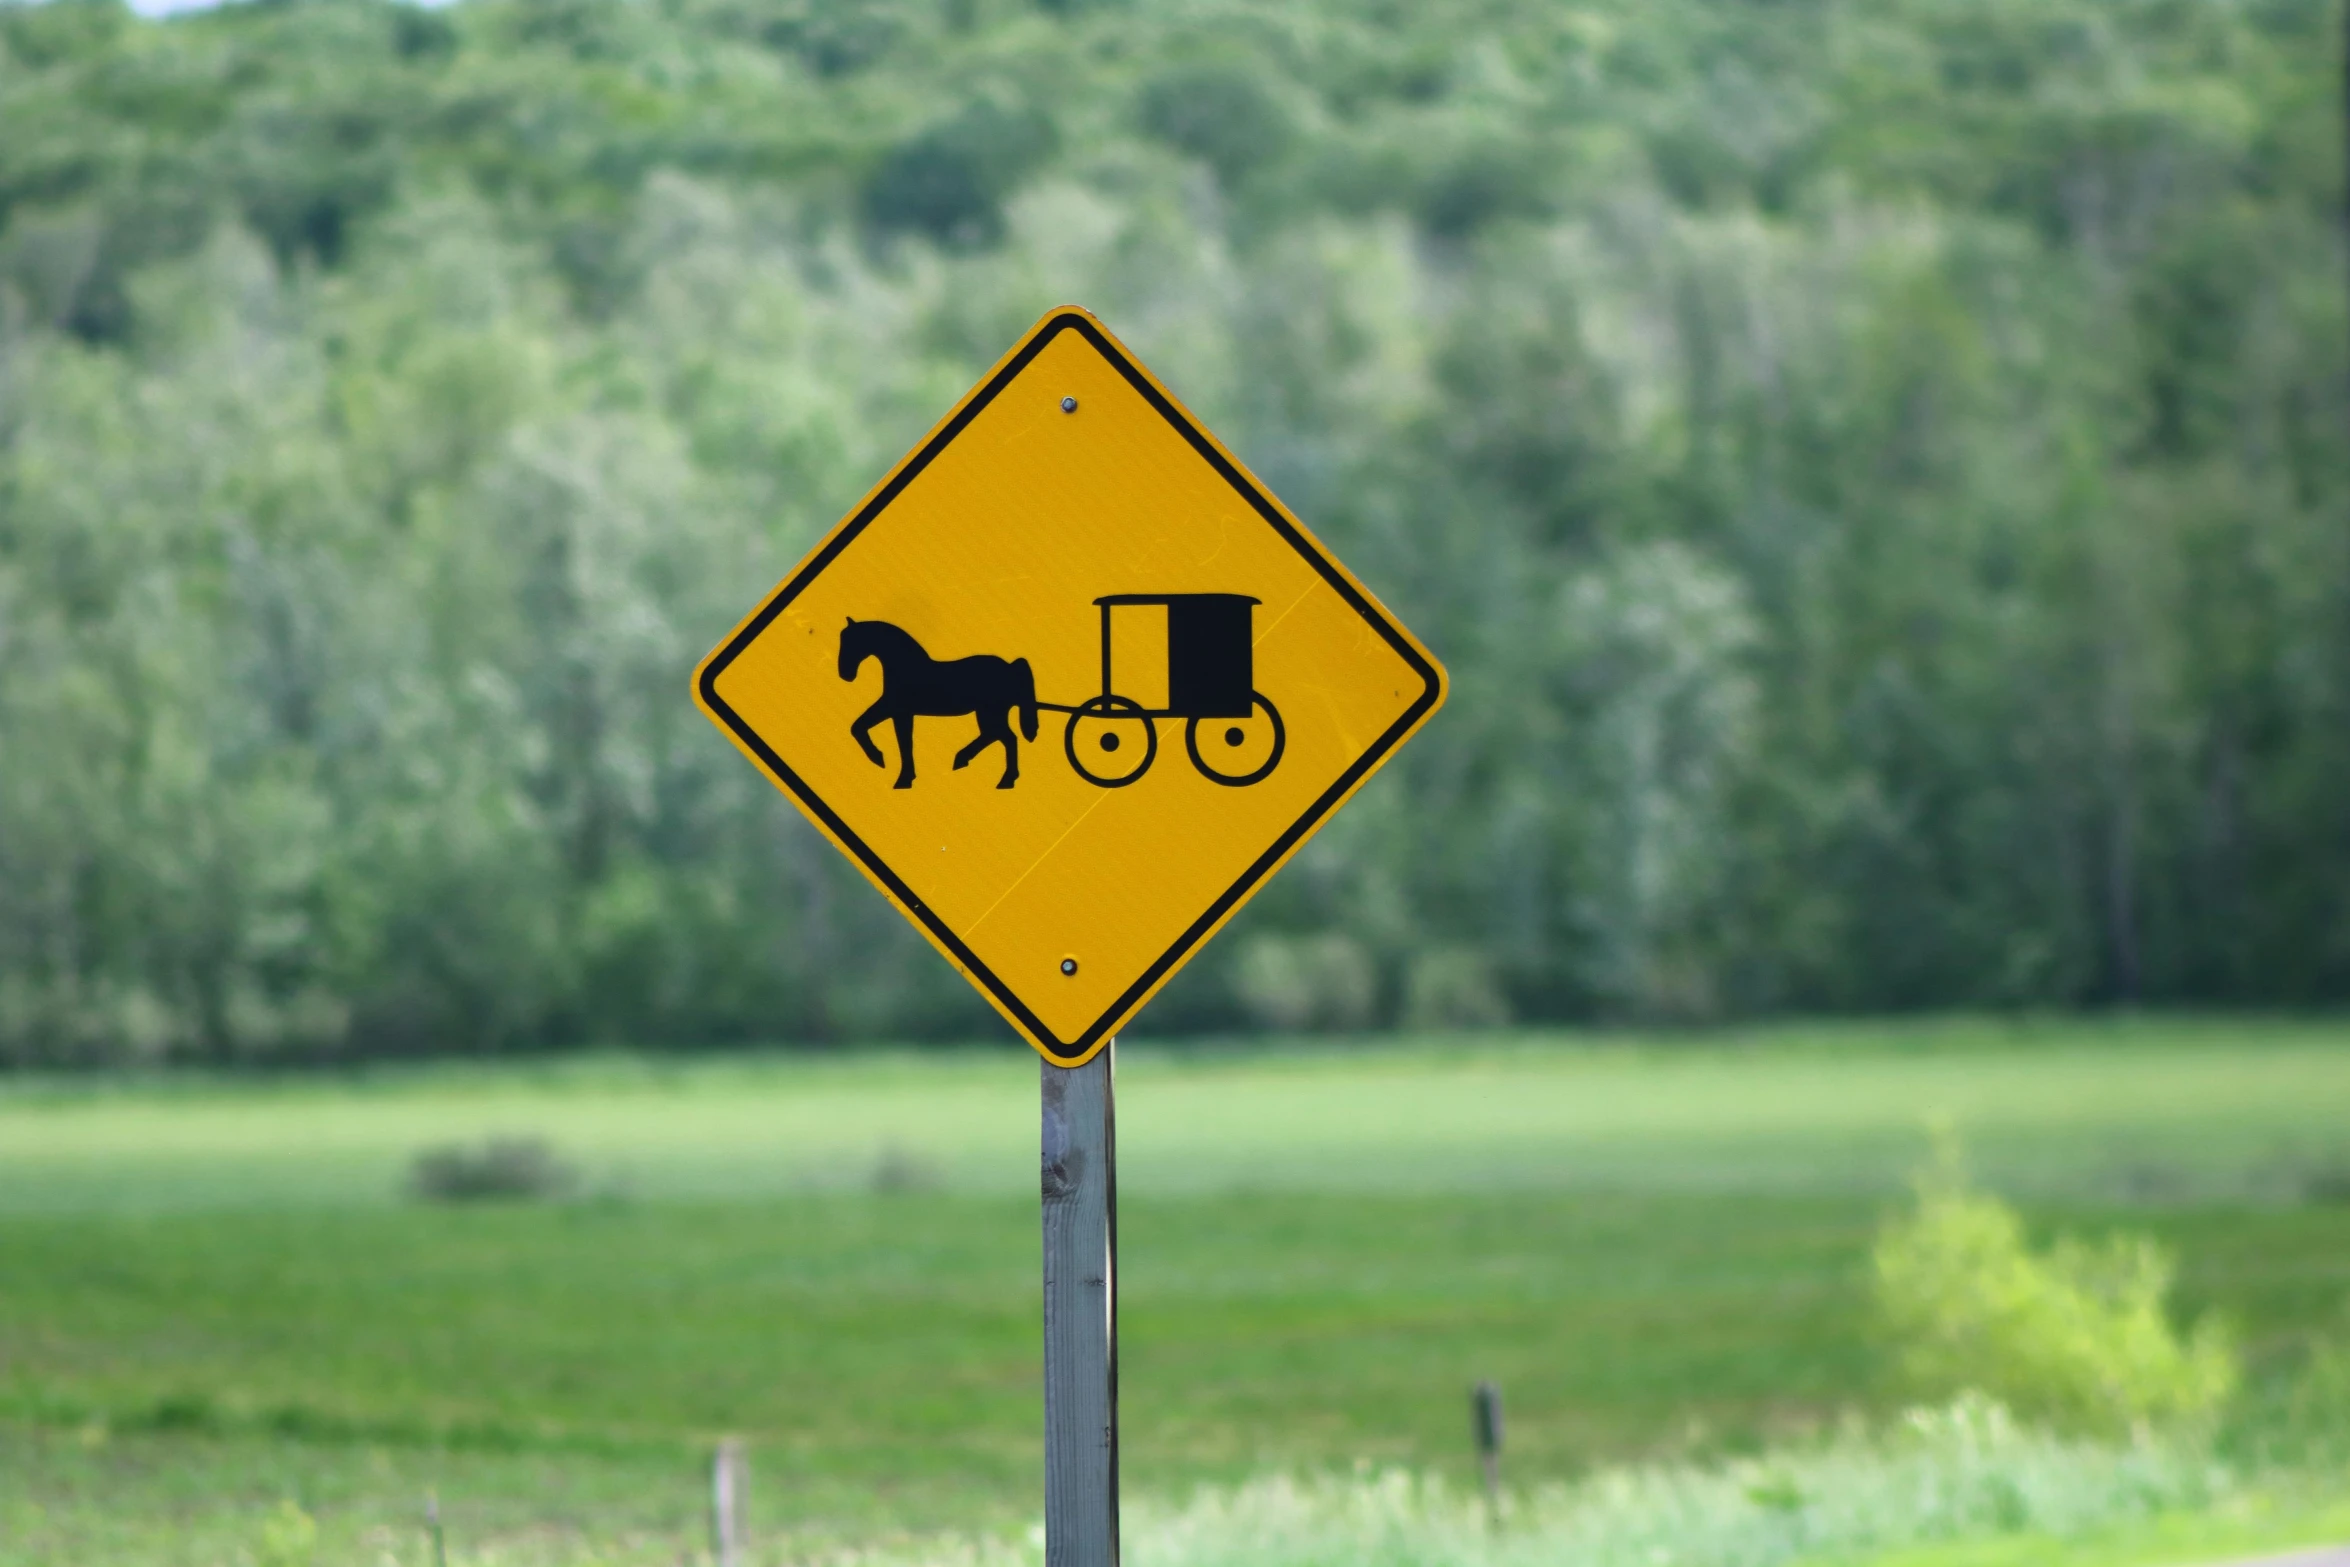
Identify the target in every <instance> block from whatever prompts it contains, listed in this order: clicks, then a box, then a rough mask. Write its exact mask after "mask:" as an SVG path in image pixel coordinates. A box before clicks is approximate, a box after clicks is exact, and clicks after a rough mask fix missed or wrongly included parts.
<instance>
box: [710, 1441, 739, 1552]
mask: <svg viewBox="0 0 2350 1567" xmlns="http://www.w3.org/2000/svg"><path fill="white" fill-rule="evenodd" d="M742 1481H743V1445H742V1443H740V1442H738V1441H736V1440H735V1439H734V1438H733V1437H728V1438H727V1439H726V1440H725V1441H723V1442H720V1443H719V1444H718V1451H717V1452H716V1453H715V1454H713V1455H712V1456H711V1459H710V1539H711V1544H712V1545H713V1546H714V1547H715V1548H716V1550H717V1553H718V1567H740V1564H741V1562H742V1547H743V1521H742V1500H743V1484H742Z"/></svg>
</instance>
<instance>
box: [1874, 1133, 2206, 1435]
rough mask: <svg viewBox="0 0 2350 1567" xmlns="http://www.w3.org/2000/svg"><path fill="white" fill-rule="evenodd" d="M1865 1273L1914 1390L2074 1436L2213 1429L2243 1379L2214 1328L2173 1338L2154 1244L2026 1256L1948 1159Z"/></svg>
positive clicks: (2069, 1244) (2134, 1240)
mask: <svg viewBox="0 0 2350 1567" xmlns="http://www.w3.org/2000/svg"><path fill="white" fill-rule="evenodd" d="M1873 1260H1874V1265H1875V1279H1876V1295H1877V1306H1878V1310H1879V1312H1880V1313H1881V1315H1882V1316H1883V1319H1884V1323H1885V1327H1886V1329H1887V1330H1888V1332H1889V1333H1890V1334H1891V1336H1892V1338H1893V1340H1894V1341H1895V1343H1896V1344H1897V1345H1898V1346H1899V1349H1900V1354H1901V1360H1902V1368H1903V1371H1904V1372H1905V1373H1906V1375H1907V1376H1908V1377H1909V1379H1910V1380H1911V1382H1912V1383H1913V1384H1915V1385H1917V1386H1919V1387H1922V1388H1928V1389H1935V1390H1941V1391H1944V1392H1947V1391H1951V1390H1969V1389H1971V1390H1974V1391H1977V1392H1983V1393H1988V1394H1990V1395H1991V1396H1992V1397H1995V1398H1999V1399H2002V1400H2008V1401H2012V1402H2013V1403H2014V1404H2015V1406H2016V1407H2017V1408H2018V1409H2021V1410H2026V1411H2029V1412H2030V1413H2031V1414H2033V1415H2035V1416H2038V1417H2041V1418H2044V1419H2047V1420H2051V1421H2054V1422H2056V1423H2057V1424H2059V1425H2060V1426H2063V1427H2066V1428H2069V1429H2074V1430H2082V1431H2089V1432H2094V1433H2099V1434H2102V1435H2106V1436H2122V1435H2127V1434H2130V1433H2133V1432H2143V1431H2145V1430H2146V1429H2147V1428H2149V1427H2150V1426H2154V1425H2158V1424H2169V1423H2174V1422H2186V1423H2188V1424H2190V1425H2200V1426H2203V1427H2206V1428H2208V1427H2209V1425H2210V1424H2211V1422H2212V1421H2214V1420H2215V1419H2216V1418H2217V1416H2218V1414H2219V1412H2220V1410H2221V1408H2222V1406H2223V1405H2224V1404H2225V1403H2226V1402H2227V1400H2228V1399H2229V1397H2230V1396H2231V1395H2232V1394H2233V1393H2234V1392H2235V1390H2236V1385H2237V1383H2238V1381H2239V1380H2240V1378H2241V1375H2242V1373H2241V1369H2240V1367H2239V1366H2238V1363H2237V1359H2236V1353H2235V1350H2234V1347H2233V1345H2232V1344H2231V1343H2230V1341H2229V1339H2228V1336H2227V1334H2226V1332H2225V1331H2224V1330H2223V1329H2222V1328H2221V1327H2220V1326H2219V1324H2218V1323H2217V1322H2216V1321H2214V1320H2212V1319H2209V1318H2206V1319H2205V1320H2204V1321H2203V1322H2201V1323H2199V1324H2198V1325H2197V1326H2196V1328H2195V1330H2194V1332H2193V1333H2192V1334H2190V1335H2188V1336H2186V1337H2184V1338H2182V1337H2181V1336H2180V1334H2179V1333H2178V1332H2177V1331H2176V1330H2175V1329H2174V1328H2173V1327H2172V1326H2171V1324H2170V1320H2169V1317H2168V1315H2167V1314H2166V1308H2167V1305H2168V1301H2169V1296H2170V1288H2171V1280H2172V1276H2173V1274H2174V1272H2175V1265H2174V1263H2173V1261H2172V1259H2171V1257H2170V1254H2169V1253H2168V1252H2167V1251H2165V1250H2164V1248H2162V1247H2161V1246H2160V1245H2159V1244H2157V1243H2156V1242H2155V1241H2153V1240H2151V1239H2149V1238H2147V1237H2145V1236H2122V1235H2117V1236H2114V1237H2111V1238H2109V1239H2108V1240H2106V1241H2105V1242H2104V1243H2102V1244H2100V1245H2088V1244H2084V1243H2082V1242H2079V1241H2076V1240H2072V1239H2069V1238H2068V1239H2065V1240H2060V1241H2059V1242H2057V1244H2056V1245H2055V1246H2054V1247H2053V1248H2051V1249H2049V1250H2048V1251H2045V1252H2039V1253H2035V1252H2034V1251H2033V1250H2032V1249H2031V1247H2030V1245H2029V1244H2028V1242H2027V1241H2026V1239H2025V1236H2024V1222H2023V1218H2022V1216H2021V1215H2020V1214H2018V1213H2017V1212H2016V1211H2015V1210H2014V1209H2013V1208H2011V1207H2009V1206H2008V1205H2007V1204H2006V1203H2003V1202H2001V1201H2000V1200H1999V1199H1997V1198H1995V1197H1990V1196H1986V1195H1983V1194H1981V1193H1979V1192H1974V1191H1971V1190H1969V1189H1968V1188H1967V1186H1966V1184H1965V1182H1964V1181H1963V1179H1961V1177H1960V1175H1959V1173H1958V1169H1957V1164H1956V1158H1955V1154H1954V1153H1953V1152H1952V1151H1951V1150H1950V1149H1949V1148H1947V1147H1946V1149H1945V1156H1944V1159H1943V1161H1942V1163H1941V1164H1940V1166H1939V1167H1938V1168H1937V1169H1936V1170H1934V1171H1933V1172H1932V1173H1930V1174H1928V1175H1926V1176H1924V1177H1922V1178H1921V1179H1920V1181H1919V1183H1918V1190H1917V1208H1916V1211H1915V1212H1914V1213H1911V1214H1909V1215H1907V1216H1905V1217H1903V1218H1902V1219H1900V1220H1898V1221H1896V1222H1894V1223H1893V1224H1890V1225H1888V1226H1887V1228H1886V1230H1885V1232H1884V1233H1883V1235H1881V1236H1880V1237H1879V1239H1878V1242H1877V1248H1876V1253H1875V1257H1874V1259H1873Z"/></svg>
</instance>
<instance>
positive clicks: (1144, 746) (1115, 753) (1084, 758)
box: [1061, 695, 1159, 789]
mask: <svg viewBox="0 0 2350 1567" xmlns="http://www.w3.org/2000/svg"><path fill="white" fill-rule="evenodd" d="M1061 749H1062V750H1064V751H1066V752H1067V753H1068V754H1069V765H1070V766H1071V767H1073V768H1075V769H1076V770H1077V776H1078V777H1080V778H1082V779H1084V780H1085V781H1086V782H1087V783H1089V784H1093V785H1096V786H1097V787H1099V788H1103V789H1123V788H1125V787H1126V786H1127V785H1128V784H1130V783H1132V782H1134V780H1135V779H1137V778H1140V777H1141V776H1142V775H1143V774H1144V773H1147V772H1149V771H1150V770H1151V763H1153V762H1155V761H1157V760H1158V757H1159V726H1158V725H1156V724H1154V723H1152V722H1151V717H1150V714H1149V713H1148V712H1146V711H1145V710H1144V708H1143V705H1142V704H1141V703H1140V702H1134V701H1129V700H1128V699H1127V698H1125V697H1122V696H1110V695H1103V696H1097V697H1089V698H1087V699H1086V700H1085V701H1084V702H1083V703H1081V704H1079V706H1078V708H1077V711H1076V712H1074V713H1071V714H1070V715H1069V725H1068V727H1067V728H1066V729H1064V730H1063V731H1062V732H1061Z"/></svg>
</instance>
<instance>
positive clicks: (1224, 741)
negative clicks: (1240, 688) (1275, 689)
mask: <svg viewBox="0 0 2350 1567" xmlns="http://www.w3.org/2000/svg"><path fill="white" fill-rule="evenodd" d="M1248 699H1249V705H1250V709H1251V711H1250V713H1249V717H1248V719H1247V720H1245V722H1247V723H1248V725H1249V728H1255V727H1256V724H1255V722H1254V720H1255V718H1256V715H1257V712H1259V711H1262V712H1263V713H1264V715H1265V719H1266V725H1265V727H1266V728H1268V729H1270V730H1271V731H1272V744H1271V745H1270V746H1268V747H1267V748H1266V749H1265V759H1264V760H1263V761H1261V762H1259V763H1257V765H1256V766H1254V767H1251V768H1249V769H1248V770H1247V771H1246V772H1238V773H1227V772H1223V771H1220V770H1219V769H1217V768H1216V767H1214V766H1213V765H1211V764H1210V763H1209V761H1208V759H1207V758H1206V757H1205V756H1202V755H1201V754H1200V743H1199V731H1200V725H1202V724H1205V725H1207V726H1208V744H1209V747H1210V749H1213V748H1215V747H1217V746H1223V747H1226V748H1228V749H1231V750H1235V751H1239V750H1241V748H1242V747H1244V746H1246V747H1247V750H1246V751H1245V752H1243V753H1242V754H1243V755H1253V754H1254V753H1255V751H1256V747H1255V746H1251V745H1249V744H1248V742H1249V739H1250V738H1251V737H1250V735H1249V732H1248V729H1244V728H1242V727H1241V725H1242V723H1243V722H1244V720H1238V719H1226V718H1195V719H1193V720H1192V721H1191V722H1190V723H1188V724H1185V725H1184V726H1183V749H1185V750H1186V751H1189V752H1190V753H1191V765H1192V766H1194V767H1196V768H1198V769H1199V770H1200V773H1201V775H1202V776H1203V777H1207V778H1212V779H1214V780H1215V781H1216V782H1217V783H1220V784H1225V785H1228V786H1230V787H1231V788H1234V789H1242V788H1246V787H1247V786H1248V785H1250V784H1253V783H1255V782H1256V781H1257V780H1259V779H1260V778H1263V777H1264V776H1265V775H1266V774H1267V773H1270V772H1271V771H1272V770H1273V769H1274V768H1275V767H1277V766H1279V765H1280V762H1281V751H1282V748H1283V747H1284V746H1286V745H1288V744H1289V731H1288V730H1287V729H1285V728H1284V727H1283V726H1282V723H1281V710H1280V709H1279V708H1277V707H1275V706H1274V705H1273V704H1272V703H1270V702H1268V701H1266V700H1265V699H1264V698H1263V697H1262V696H1260V695H1258V694H1257V693H1256V692H1254V691H1251V692H1250V693H1249V694H1248ZM1261 732H1262V731H1260V733H1261Z"/></svg>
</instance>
